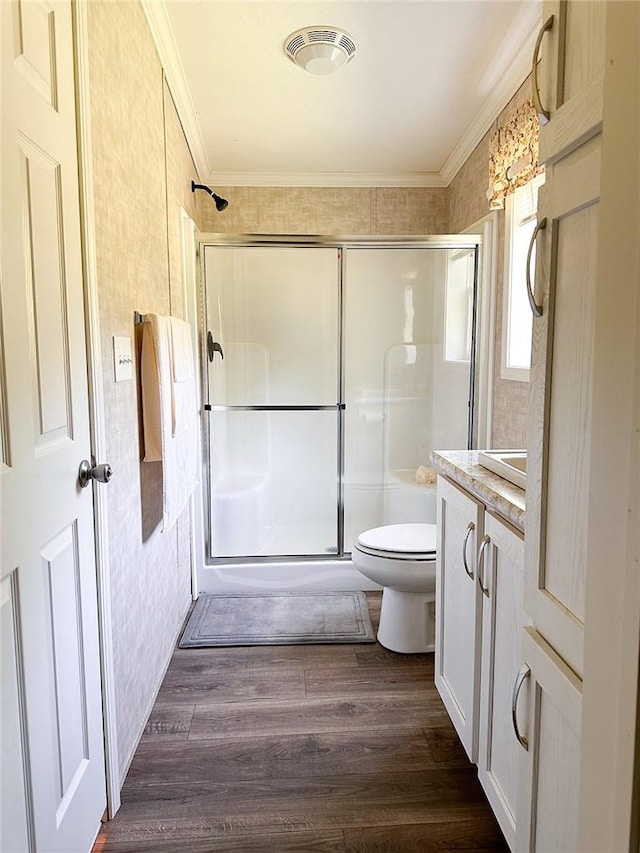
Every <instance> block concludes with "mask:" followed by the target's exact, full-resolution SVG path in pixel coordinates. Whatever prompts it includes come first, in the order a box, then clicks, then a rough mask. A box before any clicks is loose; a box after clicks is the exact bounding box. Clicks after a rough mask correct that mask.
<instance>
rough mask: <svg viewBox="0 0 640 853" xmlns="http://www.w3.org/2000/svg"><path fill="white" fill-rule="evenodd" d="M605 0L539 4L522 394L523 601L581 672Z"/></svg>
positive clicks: (544, 632)
mask: <svg viewBox="0 0 640 853" xmlns="http://www.w3.org/2000/svg"><path fill="white" fill-rule="evenodd" d="M605 5H606V4H604V3H599V2H595V3H594V2H564V0H563V2H559V3H558V2H556V3H547V4H545V20H548V18H549V15H550V13H553V16H554V21H553V25H552V27H551V29H550V30H549V32H548V33H547V34H546V35H545V37H544V39H543V42H542V45H543V56H542V60H541V63H540V68H539V77H540V84H541V98H542V101H543V102H545V100H546V102H547V103H548V104H549V105H550V107H549V113H550V119H549V122H548V123H547V124H546V125H543V127H542V128H541V143H540V155H541V160H542V161H544V162H545V163H546V169H547V180H546V183H545V186H544V187H543V188H542V190H541V192H540V196H539V211H538V223H539V224H542V223H543V221H545V222H546V227H545V228H544V229H543V230H541V231H540V236H539V238H538V243H539V245H538V251H537V253H536V283H535V295H536V300H537V301H538V302H539V303H541V308H542V315H541V316H540V317H537V318H536V320H535V323H534V331H533V348H532V363H531V392H530V398H529V434H528V439H527V444H528V448H529V463H528V471H527V521H526V538H525V541H526V547H525V551H526V580H525V610H526V611H527V613H528V614H529V615H530V616H531V618H532V620H533V622H534V624H535V625H536V627H537V628H538V630H539V632H540V633H541V634H542V635H543V636H544V638H545V639H546V640H547V641H548V642H549V643H550V644H551V645H552V646H553V647H554V648H555V650H556V651H557V652H558V653H559V654H560V655H561V656H562V657H563V658H564V659H565V660H566V661H567V663H569V665H570V666H571V667H572V669H574V670H575V671H576V672H577V673H578V674H579V675H582V671H583V646H584V619H585V589H586V566H587V563H588V501H587V499H586V497H587V495H588V494H589V488H590V483H589V467H588V463H589V459H590V446H591V408H592V399H591V394H592V391H591V389H592V378H593V344H594V333H595V299H596V290H597V283H598V281H597V268H598V252H597V247H598V228H599V200H600V159H601V158H600V153H601V133H600V130H601V124H602V71H603V64H604V14H605Z"/></svg>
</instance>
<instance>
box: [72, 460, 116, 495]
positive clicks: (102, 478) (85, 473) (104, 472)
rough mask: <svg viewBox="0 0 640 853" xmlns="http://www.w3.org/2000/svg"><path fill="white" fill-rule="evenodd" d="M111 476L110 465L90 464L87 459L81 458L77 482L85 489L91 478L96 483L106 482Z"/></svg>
mask: <svg viewBox="0 0 640 853" xmlns="http://www.w3.org/2000/svg"><path fill="white" fill-rule="evenodd" d="M112 476H113V471H112V470H111V465H106V464H105V465H93V466H92V465H91V462H89V460H88V459H83V460H82V462H81V463H80V468H79V469H78V482H79V483H80V486H81V487H82V488H83V489H85V488H86V487H87V486H88V485H89V483H90V482H91V481H92V480H95V481H96V482H97V483H108V482H109V480H110V479H111V477H112Z"/></svg>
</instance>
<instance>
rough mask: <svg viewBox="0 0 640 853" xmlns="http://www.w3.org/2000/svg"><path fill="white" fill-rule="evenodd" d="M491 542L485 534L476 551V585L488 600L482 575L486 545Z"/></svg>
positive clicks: (487, 592) (486, 588)
mask: <svg viewBox="0 0 640 853" xmlns="http://www.w3.org/2000/svg"><path fill="white" fill-rule="evenodd" d="M490 542H491V537H490V536H489V535H487V534H486V533H485V535H484V536H483V537H482V542H481V543H480V550H479V551H478V583H479V584H480V589H481V590H482V592H483V594H484V595H486V596H487V598H489V588H488V587H486V586H485V585H484V584H483V582H482V581H483V575H484V552H485V551H486V550H487V545H488V544H489V543H490Z"/></svg>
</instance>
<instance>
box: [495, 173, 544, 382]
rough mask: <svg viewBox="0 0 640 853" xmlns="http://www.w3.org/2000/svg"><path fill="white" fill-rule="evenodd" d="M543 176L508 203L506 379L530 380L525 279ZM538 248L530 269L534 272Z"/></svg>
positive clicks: (504, 318)
mask: <svg viewBox="0 0 640 853" xmlns="http://www.w3.org/2000/svg"><path fill="white" fill-rule="evenodd" d="M543 183H544V175H538V177H536V178H534V179H533V180H532V181H529V183H527V184H525V185H524V186H522V187H518V189H517V190H516V191H515V192H514V193H512V194H511V195H509V196H507V199H506V204H505V213H506V217H505V264H504V268H505V275H504V282H505V288H504V296H503V304H502V366H501V371H500V374H501V376H502V378H503V379H519V380H520V381H521V382H527V381H528V380H529V367H530V365H531V332H532V327H533V318H532V315H531V308H530V307H529V300H528V298H527V289H526V288H527V285H526V280H525V275H526V263H527V251H528V249H529V243H530V242H531V237H532V236H533V231H534V228H535V225H536V214H537V209H538V188H539V187H540V186H541V185H542V184H543ZM535 252H536V250H535V246H534V247H533V251H532V253H531V269H532V271H533V269H535Z"/></svg>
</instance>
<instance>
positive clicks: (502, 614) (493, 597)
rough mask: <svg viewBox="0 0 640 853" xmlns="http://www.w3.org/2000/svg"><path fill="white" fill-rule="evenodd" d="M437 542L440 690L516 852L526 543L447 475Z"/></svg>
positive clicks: (522, 767)
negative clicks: (516, 696) (517, 690)
mask: <svg viewBox="0 0 640 853" xmlns="http://www.w3.org/2000/svg"><path fill="white" fill-rule="evenodd" d="M438 537H439V538H438V555H437V569H436V658H435V682H436V687H437V689H438V692H439V693H440V696H441V697H442V700H443V702H444V704H445V706H446V708H447V711H448V713H449V716H450V717H451V720H452V722H453V724H454V726H455V728H456V731H457V732H458V734H459V736H460V739H461V740H462V743H463V745H464V747H465V749H466V751H467V755H468V756H469V758H470V759H471V760H472V761H473V762H475V763H476V764H477V765H478V778H479V779H480V782H481V784H482V786H483V788H484V790H485V793H486V795H487V798H488V800H489V802H490V804H491V806H492V808H493V811H494V813H495V815H496V817H497V819H498V822H499V823H500V826H501V828H502V831H503V833H504V835H505V838H506V840H507V843H508V844H509V846H510V847H511V849H515V848H514V844H515V838H516V829H517V811H518V795H519V791H520V788H521V780H522V777H523V776H524V774H525V773H526V755H525V752H524V750H523V748H522V746H521V744H520V743H519V742H518V740H517V738H516V735H515V731H514V727H513V723H512V699H513V689H514V682H515V678H516V676H517V674H518V669H519V667H520V664H521V656H522V651H521V636H522V626H523V624H524V615H523V612H522V594H523V583H524V578H523V575H524V539H523V535H522V533H520V532H519V531H518V530H516V529H515V528H514V527H512V526H511V525H510V524H508V523H507V522H506V521H504V520H502V519H501V518H500V517H498V516H497V515H495V514H494V513H492V512H490V511H488V510H487V508H486V506H485V505H484V504H483V503H482V502H481V501H480V500H478V499H477V498H475V497H474V496H472V495H471V494H469V493H468V492H466V491H465V490H464V489H462V488H460V487H459V486H457V485H454V484H453V483H452V482H451V481H450V480H448V479H446V478H445V477H442V476H441V477H439V478H438ZM523 722H524V723H526V720H521V724H522V723H523Z"/></svg>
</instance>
